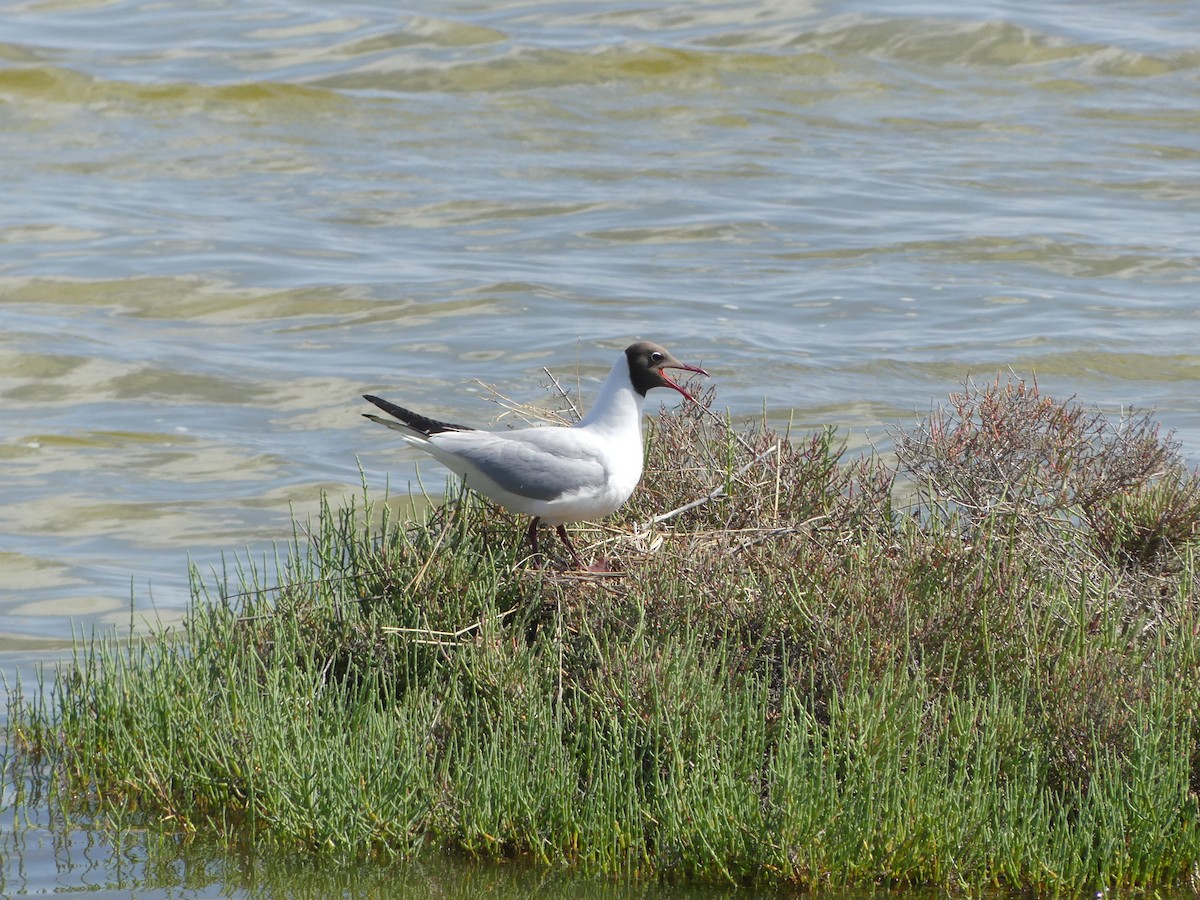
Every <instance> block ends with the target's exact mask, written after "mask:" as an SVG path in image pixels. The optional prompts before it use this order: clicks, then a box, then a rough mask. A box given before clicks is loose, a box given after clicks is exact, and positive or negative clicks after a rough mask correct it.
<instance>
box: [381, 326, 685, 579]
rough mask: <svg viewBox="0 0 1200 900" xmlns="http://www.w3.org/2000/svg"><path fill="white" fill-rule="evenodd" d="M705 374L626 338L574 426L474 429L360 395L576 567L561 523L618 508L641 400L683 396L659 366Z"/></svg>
mask: <svg viewBox="0 0 1200 900" xmlns="http://www.w3.org/2000/svg"><path fill="white" fill-rule="evenodd" d="M665 369H683V370H684V371H687V372H698V373H699V374H701V375H708V373H707V372H705V371H704V370H703V369H701V368H700V367H699V366H689V365H686V364H685V363H681V362H680V361H679V360H677V359H675V357H673V356H672V355H671V354H670V353H668V352H667V351H666V350H665V349H663V348H662V347H660V346H658V344H652V343H651V342H650V341H639V342H638V343H636V344H631V345H630V346H629V347H627V348H626V349H625V352H624V353H622V354H621V356H620V357H619V358H618V359H617V361H616V363H615V364H614V365H613V367H612V371H611V372H609V375H608V379H607V380H606V381H605V382H604V387H602V388H601V389H600V396H599V397H597V398H596V403H595V405H594V406H593V407H592V409H591V411H590V412H589V413H588V414H587V415H586V416H584V417H583V418H582V419H581V420H580V421H578V422H576V423H575V424H574V425H568V426H558V425H544V426H540V427H535V428H520V429H515V430H512V431H476V430H475V429H473V428H469V427H467V426H466V425H453V424H451V423H449V422H438V421H436V420H434V419H428V418H426V417H425V416H422V415H418V414H417V413H415V412H412V411H411V410H407V409H405V408H404V407H402V406H396V405H395V404H394V403H389V402H388V401H387V400H381V399H380V398H379V397H373V396H371V395H370V394H365V395H364V399H366V400H369V401H370V402H371V403H374V404H375V405H376V406H377V407H379V408H380V409H381V410H383V411H384V412H386V413H388V414H389V415H392V416H395V417H396V420H397V421H392V420H391V419H383V418H380V417H379V416H376V415H372V414H370V413H364V415H365V416H366V417H367V418H368V419H370V420H371V421H372V422H378V423H379V424H380V425H386V426H387V427H388V428H392V429H395V430H396V431H398V432H400V434H401V435H402V436H403V437H404V439H405V440H406V441H408V442H409V443H410V444H412V445H414V446H416V447H419V448H420V449H422V450H424V451H425V452H426V453H428V454H429V455H430V456H433V457H434V458H435V459H437V460H438V462H440V463H441V464H442V465H444V466H445V467H446V468H447V469H449V470H450V471H452V472H455V473H457V474H458V475H460V476H462V478H463V480H464V481H465V482H466V484H467V486H468V487H470V488H471V489H472V490H475V491H478V492H479V493H481V494H483V495H484V496H485V497H488V498H490V499H491V500H493V501H495V502H496V503H498V504H500V505H501V506H503V507H504V508H505V509H508V510H510V511H511V512H517V513H523V514H524V515H527V516H533V522H531V523H530V525H529V535H528V537H529V543H530V544H531V545H532V547H533V552H534V554H535V555H536V554H537V526H538V523H539V522H545V523H546V524H547V525H554V526H556V527H557V531H558V536H559V537H560V538H561V539H562V542H563V543H564V544H565V545H566V547H567V550H569V551H570V553H571V558H572V559H573V560H574V562H575V565H576V566H578V567H579V568H584V566H583V560H581V559H580V557H579V554H578V553H577V552H576V551H575V547H574V545H573V544H572V543H571V539H570V537H569V536H568V535H567V529H566V527H565V526H566V524H567V523H568V522H581V521H585V520H593V519H600V518H603V517H604V516H607V515H608V514H610V513H612V512H615V511H616V510H617V509H618V508H620V506H621V504H623V503H624V502H625V501H626V500H628V499H629V496H630V495H631V494H632V493H633V489H634V488H635V487H637V483H638V480H639V479H640V478H641V477H642V453H643V450H642V405H643V404H644V403H645V401H646V392H647V391H650V390H652V389H653V388H657V387H668V388H671V389H672V390H676V391H679V393H681V394H683V396H685V397H687V398H688V399H689V400H691V399H693V398H692V396H691V394H689V393H688V392H687V391H685V390H684V389H683V388H682V387H680V386H679V385H678V384H676V383H675V382H674V381H673V380H672V379H671V378H670V377H669V376H668V375H667V373H666V372H665V371H664V370H665Z"/></svg>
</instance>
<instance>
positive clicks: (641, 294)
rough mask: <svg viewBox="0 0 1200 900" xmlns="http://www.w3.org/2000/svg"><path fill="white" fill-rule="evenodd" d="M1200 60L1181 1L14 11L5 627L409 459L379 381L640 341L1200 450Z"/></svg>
mask: <svg viewBox="0 0 1200 900" xmlns="http://www.w3.org/2000/svg"><path fill="white" fill-rule="evenodd" d="M1198 76H1200V6H1197V5H1196V4H1195V3H1190V2H1182V0H1175V2H1166V0H1164V2H1152V0H1148V2H1137V3H1128V2H1124V3H1116V2H1099V3H1087V4H1084V3H1075V2H1068V0H1058V2H1044V3H1032V2H1012V3H1005V2H981V3H974V4H960V3H953V2H948V0H947V2H939V0H928V2H914V3H891V4H869V3H865V2H849V0H848V2H837V0H831V2H825V3H822V2H787V0H757V2H755V0H752V2H697V0H688V2H680V3H675V4H657V5H656V4H627V3H622V2H591V3H586V4H584V3H575V2H557V3H555V2H537V0H527V2H482V0H480V2H462V0H460V2H442V3H420V2H418V3H412V4H409V5H407V6H406V7H403V8H400V9H397V8H396V7H394V6H393V5H392V4H385V3H370V2H357V3H332V4H330V3H312V2H304V0H292V2H283V0H260V2H255V3H245V2H241V0H207V2H200V3H196V2H189V3H183V2H177V0H161V2H154V3H148V2H144V0H115V2H102V0H96V2H85V0H79V2H76V0H46V2H24V3H9V4H6V5H5V6H3V7H0V160H2V163H3V164H2V165H0V395H2V400H3V407H4V414H3V418H2V419H0V421H2V423H3V424H2V428H0V573H2V574H3V578H0V633H2V635H0V647H3V648H21V649H23V650H25V651H27V652H29V651H32V652H34V653H35V654H36V653H37V652H39V649H38V648H45V649H46V651H47V652H48V651H49V650H50V649H52V648H53V647H55V646H58V645H61V643H62V642H63V641H64V640H65V639H68V638H69V636H70V632H71V628H72V623H74V627H76V628H88V627H90V626H91V625H93V624H96V623H113V622H115V623H121V624H124V623H127V622H128V621H129V619H130V608H129V607H130V604H129V598H130V596H131V594H132V595H133V596H134V598H135V601H136V603H135V606H136V610H135V612H136V614H137V615H141V614H142V613H148V612H150V611H152V610H156V611H157V613H158V614H159V615H161V616H162V617H163V618H164V619H170V618H172V617H175V616H178V614H179V612H180V611H181V610H182V609H183V608H184V604H185V602H186V597H187V582H186V560H187V556H188V554H190V555H191V558H192V559H193V560H194V561H195V562H197V563H198V564H199V565H200V567H201V568H202V569H207V568H210V567H213V566H216V565H219V564H220V556H221V553H222V551H239V550H243V549H245V548H249V549H250V551H251V552H252V553H256V554H262V553H263V552H269V548H270V545H271V542H272V541H274V540H281V539H287V538H289V537H290V535H291V526H290V521H291V517H292V514H293V511H295V512H296V513H298V514H299V515H301V516H303V515H305V514H307V513H308V512H310V511H311V510H312V509H313V508H314V505H315V503H316V502H317V500H318V498H319V496H320V494H321V492H322V491H325V492H328V493H329V494H330V495H331V496H332V497H333V498H335V499H337V498H340V497H342V496H344V495H346V494H348V493H351V492H355V491H357V490H358V489H359V481H360V476H359V463H360V462H361V465H362V469H363V471H364V473H365V477H366V480H367V482H368V484H369V485H370V487H371V488H372V490H373V491H381V490H382V488H383V486H384V484H385V482H386V481H387V479H388V478H389V477H390V480H391V484H392V485H393V487H394V488H395V487H396V486H400V487H401V488H403V486H404V485H406V484H407V483H408V482H409V481H410V480H411V479H412V478H413V477H414V473H415V471H416V469H415V463H416V460H415V458H414V456H413V454H412V453H411V452H408V451H404V450H402V449H400V448H398V447H397V444H396V442H395V441H392V440H389V435H388V434H387V433H386V432H384V431H383V430H382V429H377V428H373V427H371V426H369V425H368V424H367V423H364V422H363V420H362V419H361V418H359V415H358V414H359V413H360V412H361V411H363V404H362V403H361V402H360V401H359V400H358V395H359V394H361V393H362V392H363V391H364V390H372V391H377V392H379V393H381V394H383V395H384V396H388V397H393V398H396V399H398V400H402V401H405V402H406V403H407V404H409V405H412V406H413V407H415V408H417V409H420V410H423V411H427V412H428V413H429V414H431V415H434V416H439V417H445V418H449V419H451V420H460V421H465V422H469V423H476V424H481V425H486V424H488V423H490V422H492V421H493V420H494V417H495V416H496V413H497V409H496V407H494V406H491V405H489V404H487V403H486V402H483V400H482V395H483V392H482V391H481V389H480V388H479V386H478V385H477V384H475V383H474V381H475V380H476V379H479V380H482V381H484V382H488V383H491V384H495V385H496V386H497V387H499V388H500V389H502V390H503V391H504V392H505V393H507V394H509V395H510V396H513V397H515V398H517V399H522V400H530V399H536V398H538V397H540V396H543V395H544V389H543V387H542V384H541V382H543V381H544V380H545V378H544V375H543V373H542V367H543V366H545V367H549V368H550V369H551V370H552V371H553V372H555V374H556V375H558V376H559V377H560V378H563V379H564V380H565V381H568V382H570V383H575V382H576V380H578V383H579V384H580V387H581V389H582V391H583V394H584V396H585V398H586V397H589V396H590V395H591V394H592V392H594V389H595V387H596V383H597V379H598V378H600V377H601V376H602V375H603V374H604V373H605V372H606V371H607V369H608V368H609V366H610V365H611V363H612V360H613V358H614V357H615V354H616V353H617V352H618V351H619V350H620V348H622V347H623V346H624V345H625V344H626V343H628V342H629V341H630V340H631V339H632V338H635V337H650V338H654V339H657V340H659V341H661V342H662V343H665V344H666V345H667V346H669V347H670V348H671V349H672V350H674V351H675V352H676V354H677V355H679V356H680V357H681V358H682V359H685V360H687V361H691V362H696V363H703V365H704V366H705V367H707V368H708V369H709V370H710V371H711V372H712V373H713V376H714V381H715V383H716V384H717V385H718V391H719V393H718V403H719V404H720V405H722V406H728V407H729V408H730V409H731V410H732V411H733V412H734V413H735V414H746V415H754V414H756V413H758V412H760V411H761V410H762V409H763V408H765V409H766V410H767V412H768V414H770V415H771V416H773V417H775V418H777V419H779V420H785V419H787V418H788V417H792V416H794V418H795V421H796V422H797V423H798V424H800V425H801V426H805V427H807V426H814V427H815V426H819V425H822V424H827V423H829V424H836V425H838V426H840V427H842V428H846V429H850V430H851V431H852V433H853V434H854V435H855V436H856V438H855V440H858V441H862V440H886V429H887V427H888V426H889V425H893V424H906V423H909V422H911V421H912V420H913V418H914V413H919V412H921V411H924V410H927V409H928V408H929V405H930V403H931V402H933V401H934V400H937V399H939V398H942V397H944V396H945V394H946V393H947V392H949V391H951V390H954V389H955V388H956V387H957V386H958V384H959V383H960V381H961V380H962V379H963V378H964V377H965V376H966V375H968V374H971V373H973V374H976V375H979V376H982V377H988V376H990V375H992V374H994V373H995V372H996V371H997V370H998V369H1007V368H1010V367H1011V368H1012V369H1013V370H1015V371H1016V372H1018V373H1020V374H1023V375H1032V374H1035V373H1036V375H1037V377H1038V379H1039V381H1040V383H1041V384H1042V386H1043V388H1044V389H1046V390H1048V391H1050V392H1051V393H1055V394H1062V395H1069V394H1076V395H1078V397H1079V398H1080V399H1082V400H1085V401H1088V402H1094V403H1097V404H1099V405H1101V406H1102V407H1103V408H1105V409H1106V410H1110V411H1113V412H1118V411H1119V410H1120V409H1122V408H1123V407H1128V406H1131V405H1133V406H1138V407H1154V408H1156V409H1157V411H1158V415H1159V417H1160V419H1161V420H1162V422H1163V423H1164V424H1165V425H1166V426H1167V427H1169V428H1173V429H1175V430H1176V431H1177V434H1178V437H1179V439H1180V440H1181V441H1182V443H1183V447H1184V452H1185V453H1186V454H1187V455H1188V456H1189V457H1190V458H1192V459H1196V458H1200V399H1198V391H1197V387H1198V384H1200V349H1198V346H1197V330H1198V327H1200V297H1198V296H1197V286H1198V284H1200V277H1198V271H1200V269H1198V263H1200V238H1198V235H1200V77H1198ZM652 399H653V395H652ZM421 471H422V473H423V475H424V476H425V478H426V481H427V482H429V483H430V484H432V485H433V486H434V487H440V486H441V484H442V475H441V473H440V471H439V470H437V469H436V467H434V466H432V465H425V466H423V467H422V470H421Z"/></svg>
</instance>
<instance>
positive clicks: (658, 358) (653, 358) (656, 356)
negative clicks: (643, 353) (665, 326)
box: [650, 350, 663, 363]
mask: <svg viewBox="0 0 1200 900" xmlns="http://www.w3.org/2000/svg"><path fill="white" fill-rule="evenodd" d="M662 361H663V355H662V354H661V353H659V352H658V351H657V350H655V351H654V352H653V353H651V354H650V362H653V363H660V362H662Z"/></svg>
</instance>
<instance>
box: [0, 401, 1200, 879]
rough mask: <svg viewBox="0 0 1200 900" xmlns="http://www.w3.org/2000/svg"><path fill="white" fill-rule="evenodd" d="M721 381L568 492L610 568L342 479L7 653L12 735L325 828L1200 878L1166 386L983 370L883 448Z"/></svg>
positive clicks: (100, 770) (675, 875)
mask: <svg viewBox="0 0 1200 900" xmlns="http://www.w3.org/2000/svg"><path fill="white" fill-rule="evenodd" d="M711 401H712V395H711V393H710V394H708V395H706V396H705V397H704V398H703V407H692V408H688V409H685V410H684V411H682V412H681V413H678V414H663V415H660V416H659V417H658V418H657V419H656V420H655V421H654V423H653V428H652V431H651V436H650V440H649V442H648V449H647V472H646V476H645V479H644V483H643V485H642V487H641V489H640V490H639V492H638V493H637V495H636V496H635V498H634V499H633V501H631V503H630V504H629V505H628V506H627V508H626V509H625V510H624V511H623V512H622V513H621V514H620V515H619V517H617V518H616V519H614V520H613V521H611V522H609V523H606V524H605V525H603V526H590V527H581V528H580V529H579V530H578V531H577V543H579V544H580V545H581V546H586V547H587V548H588V549H587V550H586V551H585V555H587V554H597V555H599V554H603V555H606V556H608V557H609V558H610V559H612V560H614V561H615V563H616V564H617V566H618V568H619V571H618V572H617V573H616V574H614V575H611V576H603V577H602V576H587V575H582V574H577V573H571V572H567V571H564V570H563V567H562V566H561V565H560V562H561V561H554V560H551V561H549V562H547V563H546V564H545V565H536V564H534V563H533V562H532V561H531V560H529V559H527V558H526V557H525V552H526V551H525V548H524V546H523V543H522V540H523V534H524V528H523V525H522V523H520V522H518V521H516V520H514V519H513V518H511V517H509V516H508V515H506V514H504V513H502V512H500V511H498V510H496V509H494V508H491V507H490V506H488V505H487V504H485V503H483V502H482V501H480V500H479V499H478V498H477V497H475V496H473V495H471V494H468V493H463V492H458V493H452V495H451V496H450V498H449V499H448V500H447V501H446V502H445V503H444V504H443V505H441V506H440V507H438V508H436V509H435V510H434V511H433V512H432V513H431V514H430V515H429V516H428V517H427V518H425V519H424V520H422V521H419V522H416V523H413V522H411V521H406V520H403V519H402V518H400V517H396V516H393V515H392V514H391V513H390V508H389V505H388V504H387V503H386V502H384V503H380V504H373V503H372V502H371V501H370V500H369V499H368V498H366V497H365V496H363V497H362V498H357V499H352V500H349V501H347V502H346V504H345V505H344V506H342V507H340V508H335V507H333V506H330V505H326V506H325V507H323V509H322V510H321V513H320V516H319V517H318V519H317V521H315V522H312V523H310V524H308V525H306V526H305V527H304V528H300V527H299V526H298V527H297V531H296V534H295V536H294V540H293V543H292V546H291V548H290V550H289V551H288V552H287V553H286V554H283V555H282V556H281V558H280V559H278V560H276V561H274V563H273V564H272V566H271V567H270V569H268V568H267V567H265V566H262V565H259V566H252V565H250V564H248V563H247V564H245V565H244V566H243V567H242V568H240V569H238V570H237V571H235V572H231V573H227V574H226V575H225V576H224V577H222V578H217V579H208V580H205V579H202V578H200V577H199V576H196V578H195V587H194V590H195V601H194V603H193V605H192V608H191V611H190V616H189V619H188V622H187V625H186V627H185V628H184V629H182V630H181V631H177V632H173V633H167V634H161V635H155V636H153V638H152V639H149V640H135V641H132V642H117V641H116V640H114V639H111V638H95V639H91V640H88V641H81V642H80V643H79V645H78V647H77V650H76V654H75V658H74V660H73V662H72V663H71V664H70V665H68V666H66V667H64V668H63V669H62V670H61V671H60V672H59V673H58V675H57V678H56V679H55V680H54V681H53V683H51V682H49V681H47V682H46V683H44V684H39V685H35V686H33V687H32V688H31V689H30V690H28V691H26V692H21V691H18V692H16V693H15V695H14V700H13V702H12V707H11V709H10V715H9V735H8V737H9V743H10V745H11V746H13V747H18V748H20V749H21V752H20V754H19V757H20V759H19V760H18V761H17V762H15V763H14V764H13V765H14V768H16V769H20V768H21V766H24V767H25V769H23V771H31V770H32V769H31V767H35V766H38V767H42V768H40V769H39V770H38V771H39V772H42V773H43V774H42V778H43V780H44V784H45V785H46V786H47V789H48V790H50V791H51V793H52V794H53V795H54V797H55V798H56V799H57V802H58V803H59V804H60V805H61V806H62V808H63V809H65V810H70V811H74V813H75V814H79V815H83V814H86V815H90V816H103V817H106V818H108V819H111V820H112V821H114V822H117V823H125V824H127V825H128V824H135V823H139V822H147V821H155V822H163V823H165V824H166V827H168V828H172V829H175V830H177V831H182V832H189V831H197V830H203V831H204V832H206V833H207V832H211V831H213V830H215V831H216V832H217V833H219V834H221V835H224V836H225V838H226V839H228V840H230V841H235V842H236V841H256V842H264V843H275V844H279V845H282V846H286V847H292V848H294V847H303V848H308V849H310V850H311V851H313V852H315V853H317V854H321V855H323V856H328V857H329V858H331V859H343V860H346V859H363V858H370V857H373V856H374V857H377V856H387V857H392V856H397V855H399V856H408V855H412V854H417V853H419V852H421V851H422V850H423V849H426V848H450V849H456V850H460V851H465V852H468V853H470V854H472V855H474V856H477V857H482V858H495V859H507V858H512V857H517V856H519V857H522V858H526V859H529V860H531V861H533V862H535V863H537V864H540V865H545V866H551V867H572V868H575V869H577V870H579V871H582V872H586V873H593V874H599V875H605V876H619V877H632V878H643V879H649V878H654V879H666V880H681V881H698V882H712V883H731V884H758V885H770V884H777V885H791V886H798V887H807V888H817V887H828V886H835V885H846V884H887V885H893V884H895V885H935V886H939V887H960V888H961V887H968V888H970V887H978V886H982V885H999V886H1001V887H1005V888H1009V889H1012V890H1077V889H1083V888H1088V889H1099V888H1105V887H1130V886H1133V887H1151V886H1165V885H1176V886H1181V885H1182V886H1186V885H1191V886H1192V887H1193V888H1194V887H1195V886H1196V884H1197V879H1198V878H1200V869H1198V866H1200V808H1198V800H1197V795H1198V791H1200V727H1198V723H1200V713H1198V709H1197V706H1198V703H1200V700H1198V699H1197V698H1198V697H1200V666H1198V661H1200V603H1198V598H1197V587H1196V577H1195V576H1196V534H1195V528H1196V523H1197V521H1198V520H1200V485H1198V481H1197V478H1196V476H1195V475H1194V474H1193V473H1191V472H1190V471H1188V470H1187V469H1186V468H1185V467H1184V466H1183V464H1182V463H1181V462H1180V461H1179V459H1178V456H1177V448H1176V447H1174V445H1173V444H1171V442H1170V441H1169V440H1166V439H1162V438H1160V437H1159V436H1158V434H1157V432H1156V431H1155V429H1154V426H1153V424H1152V423H1151V422H1150V421H1149V419H1147V418H1140V419H1132V420H1128V421H1126V422H1123V423H1118V424H1116V425H1114V424H1112V423H1110V422H1109V421H1108V420H1107V419H1105V418H1104V417H1101V416H1098V415H1095V414H1093V413H1091V412H1089V411H1087V410H1084V409H1082V408H1081V407H1079V406H1078V405H1076V404H1074V403H1066V404H1061V403H1057V402H1055V401H1053V400H1050V399H1049V398H1046V397H1044V396H1042V395H1041V394H1040V393H1039V392H1038V391H1037V388H1036V385H1031V384H1026V383H1024V382H1020V381H1016V380H1014V379H1009V380H1007V381H1005V380H998V381H996V382H995V383H992V384H988V385H984V386H982V387H979V386H976V385H974V384H970V383H968V384H967V385H966V386H965V389H964V391H963V393H962V394H959V395H955V396H954V397H952V398H951V403H950V405H949V406H948V407H944V408H941V409H939V410H936V411H934V413H932V414H931V416H930V418H929V419H927V420H925V421H924V422H922V423H920V424H918V425H917V426H916V428H915V429H914V430H912V431H910V432H907V433H903V432H902V433H899V434H898V435H897V441H896V448H897V458H898V460H899V464H898V466H897V467H893V466H891V465H889V464H887V463H886V462H884V461H883V460H882V459H881V458H879V457H877V456H870V457H867V458H865V459H860V460H846V459H845V458H844V454H843V451H842V447H841V445H840V444H839V442H838V440H837V437H836V435H835V434H833V433H832V432H822V433H818V434H813V435H803V436H802V435H789V434H779V433H776V432H774V431H772V430H771V429H770V428H768V427H767V426H766V425H765V424H764V423H751V424H749V425H740V426H738V427H737V428H734V427H733V426H731V425H729V424H728V423H723V422H721V421H720V419H719V418H717V417H715V416H713V414H712V413H711V410H710V409H709V407H710V406H711ZM898 477H899V478H903V479H905V480H906V484H907V485H908V486H909V487H910V488H911V489H910V490H909V491H908V493H911V494H913V495H915V497H916V498H917V500H916V501H915V504H913V505H908V506H904V507H898V506H897V505H896V503H897V501H896V500H895V499H894V498H895V497H896V496H897V495H898V494H899V492H898V491H897V490H896V489H895V482H896V480H897V478H898ZM664 514H666V518H665V519H664V518H663V516H664ZM656 520H657V521H656ZM46 773H49V774H46Z"/></svg>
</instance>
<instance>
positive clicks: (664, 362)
mask: <svg viewBox="0 0 1200 900" xmlns="http://www.w3.org/2000/svg"><path fill="white" fill-rule="evenodd" d="M625 358H626V359H627V360H628V361H629V381H630V383H632V384H633V389H634V390H635V391H637V392H638V393H639V394H641V395H642V396H643V397H645V396H646V392H647V391H648V390H650V389H651V388H656V387H668V388H671V389H672V390H675V391H679V393H681V394H683V396H685V397H687V398H688V399H689V400H693V401H694V400H695V398H694V397H693V396H692V395H691V394H689V393H688V392H687V391H685V390H684V389H683V388H681V387H680V386H679V385H678V384H676V383H675V381H674V380H673V379H672V378H671V377H670V376H669V375H668V374H667V373H666V372H665V371H663V370H664V369H682V370H683V371H685V372H697V373H699V374H700V375H704V376H705V377H707V376H708V373H707V372H705V371H704V370H703V369H701V368H700V367H699V366H689V365H688V364H687V363H681V362H680V361H679V360H677V359H676V358H675V357H673V356H672V355H671V354H670V353H668V352H667V350H666V349H664V348H663V347H660V346H658V344H655V343H652V342H650V341H638V342H637V343H636V344H630V345H629V346H628V347H626V348H625Z"/></svg>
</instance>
